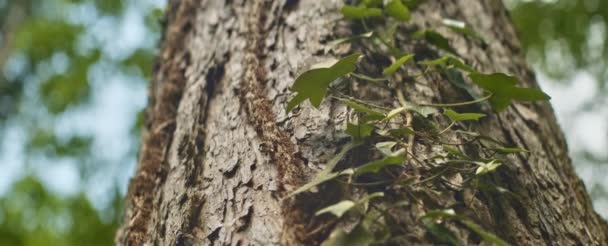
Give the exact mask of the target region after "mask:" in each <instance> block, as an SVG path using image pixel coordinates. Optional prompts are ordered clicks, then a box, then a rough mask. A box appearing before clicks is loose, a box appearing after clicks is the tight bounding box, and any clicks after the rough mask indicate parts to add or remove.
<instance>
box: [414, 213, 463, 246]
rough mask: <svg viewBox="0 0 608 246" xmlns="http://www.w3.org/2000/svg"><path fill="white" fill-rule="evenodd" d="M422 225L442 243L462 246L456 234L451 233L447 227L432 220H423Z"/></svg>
mask: <svg viewBox="0 0 608 246" xmlns="http://www.w3.org/2000/svg"><path fill="white" fill-rule="evenodd" d="M422 224H424V226H425V227H426V229H428V230H429V232H430V233H431V234H433V236H435V237H436V238H437V239H439V241H440V242H441V243H445V244H448V245H462V243H461V242H460V240H458V238H457V237H456V235H454V232H452V231H450V229H448V228H447V227H445V226H444V225H442V224H439V223H436V222H435V220H433V219H431V218H422Z"/></svg>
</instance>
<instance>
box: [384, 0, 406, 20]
mask: <svg viewBox="0 0 608 246" xmlns="http://www.w3.org/2000/svg"><path fill="white" fill-rule="evenodd" d="M384 9H385V10H386V14H388V16H390V17H393V18H395V19H397V20H400V21H409V20H410V10H409V9H408V8H407V7H406V6H405V5H403V3H402V2H401V0H392V1H390V2H389V3H388V4H386V6H385V7H384Z"/></svg>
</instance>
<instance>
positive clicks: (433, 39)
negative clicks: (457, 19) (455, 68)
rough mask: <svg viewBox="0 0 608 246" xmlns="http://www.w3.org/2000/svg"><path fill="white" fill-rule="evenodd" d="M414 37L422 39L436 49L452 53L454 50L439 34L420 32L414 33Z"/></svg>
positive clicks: (431, 31) (428, 31)
mask: <svg viewBox="0 0 608 246" xmlns="http://www.w3.org/2000/svg"><path fill="white" fill-rule="evenodd" d="M414 37H417V38H422V39H424V40H426V41H427V42H429V43H430V44H432V45H435V46H436V47H437V48H440V49H443V50H445V51H448V52H451V53H454V48H452V46H450V41H449V40H448V39H447V38H445V37H444V36H443V35H441V34H440V33H438V32H436V31H433V30H421V31H418V32H416V33H414Z"/></svg>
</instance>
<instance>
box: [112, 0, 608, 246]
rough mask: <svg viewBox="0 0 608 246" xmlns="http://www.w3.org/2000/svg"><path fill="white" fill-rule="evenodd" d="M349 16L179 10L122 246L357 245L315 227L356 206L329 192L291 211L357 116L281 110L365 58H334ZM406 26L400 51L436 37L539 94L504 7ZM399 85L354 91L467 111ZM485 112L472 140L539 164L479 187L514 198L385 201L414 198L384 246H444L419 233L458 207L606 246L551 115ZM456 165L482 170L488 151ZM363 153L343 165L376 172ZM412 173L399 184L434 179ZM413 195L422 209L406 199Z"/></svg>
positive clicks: (515, 239)
mask: <svg viewBox="0 0 608 246" xmlns="http://www.w3.org/2000/svg"><path fill="white" fill-rule="evenodd" d="M342 5H343V3H342V1H339V0H323V1H310V0H305V1H297V0H280V1H278V0H277V1H270V0H230V1H229V0H226V1H218V0H215V1H213V0H200V1H199V0H173V1H171V3H170V6H169V7H168V10H167V16H166V23H165V25H166V26H165V33H164V38H163V41H162V45H161V53H160V56H159V58H158V62H157V65H156V70H155V71H156V75H155V79H154V82H153V83H152V86H151V89H150V103H149V106H148V109H147V121H146V127H145V128H146V132H145V133H144V136H143V142H142V147H141V152H140V157H139V164H138V168H137V171H136V174H135V177H134V178H133V179H132V181H131V185H130V188H129V192H128V196H127V207H126V212H125V220H124V224H123V227H122V228H121V229H120V230H119V233H118V235H117V243H118V244H120V245H142V244H149V245H228V244H230V245H250V244H251V245H275V244H283V245H302V244H307V245H308V244H319V243H320V242H322V241H324V240H325V239H326V238H327V237H328V236H329V234H330V233H331V232H332V230H333V228H335V227H344V228H345V229H346V230H350V228H349V226H350V227H352V223H353V222H349V221H336V220H335V219H333V217H331V216H314V213H315V211H317V210H319V209H321V208H323V207H326V206H328V205H331V204H333V203H336V202H337V201H340V200H341V199H342V198H341V197H344V196H346V195H347V194H345V193H346V191H344V190H341V189H340V187H341V186H340V185H339V184H334V183H335V182H334V183H331V182H330V183H329V184H327V185H322V186H320V187H319V191H318V192H316V193H306V194H302V195H298V196H296V197H295V198H294V199H284V200H282V198H283V197H285V196H286V194H288V192H290V191H293V190H294V189H296V188H298V187H299V186H301V185H302V184H304V183H306V182H307V181H309V180H310V179H311V178H312V177H313V176H314V175H315V174H316V173H317V172H318V171H319V170H322V169H323V167H324V165H325V163H326V162H327V161H328V160H329V159H331V158H332V157H333V156H334V155H335V153H337V152H338V151H339V150H340V148H341V147H342V146H343V145H344V144H345V142H346V141H347V139H348V138H345V137H344V134H343V130H344V128H345V122H346V120H347V118H349V117H352V112H350V110H349V109H348V108H347V107H345V106H343V105H341V104H340V103H339V102H337V101H336V100H331V99H328V98H326V99H325V100H324V102H323V104H322V106H321V107H320V108H319V109H315V108H313V107H312V106H310V105H309V104H308V103H305V104H302V105H301V106H300V107H299V109H297V110H296V111H294V112H292V113H287V112H286V110H285V108H286V103H287V101H288V100H289V99H290V98H291V96H292V95H291V93H290V91H289V90H288V88H289V87H290V86H291V85H292V83H293V81H294V80H295V78H296V77H297V76H298V75H299V74H301V73H302V72H303V71H305V70H307V69H309V67H310V66H311V65H312V64H315V63H318V62H320V61H323V60H324V59H327V58H331V57H343V56H345V55H346V54H349V53H352V52H353V51H354V50H357V49H359V47H356V46H355V45H350V44H344V45H339V46H332V45H330V44H328V41H331V40H333V39H336V38H339V37H345V36H348V35H349V34H350V32H351V28H350V27H351V26H350V25H351V24H349V23H348V22H346V21H344V20H341V18H342V17H341V14H340V10H339V9H340V7H341V6H342ZM442 18H451V19H457V20H461V21H464V22H466V23H468V24H470V25H471V26H472V27H473V29H475V30H476V31H477V32H478V33H480V34H481V36H483V37H484V38H485V40H486V41H487V45H484V44H482V43H481V42H474V41H471V40H469V39H467V38H465V37H463V36H462V35H460V34H458V33H454V32H451V31H450V30H449V29H447V28H445V27H442V25H441V21H442ZM405 26H406V28H405V29H404V30H405V31H403V32H402V30H401V29H399V30H400V31H399V32H398V35H397V36H398V38H399V35H401V36H403V35H405V34H404V33H407V30H416V29H420V28H434V29H436V30H437V31H439V32H440V33H442V34H443V35H444V36H445V37H447V38H448V39H449V40H450V43H451V45H452V46H453V47H454V49H455V52H456V53H457V54H459V55H460V56H461V57H462V58H463V59H464V60H465V61H466V62H467V63H468V64H471V65H473V66H474V67H475V68H476V69H478V70H479V71H482V72H487V73H489V72H504V73H509V74H513V75H515V76H517V77H518V78H520V79H521V81H520V85H522V86H526V87H537V84H536V82H535V79H534V74H533V73H532V71H531V70H530V69H529V67H528V66H527V65H526V62H525V60H524V58H523V55H522V51H521V47H520V44H519V41H518V39H517V36H516V33H515V30H514V29H513V26H512V24H511V22H510V20H509V16H508V13H507V11H506V10H505V8H504V6H503V5H502V4H501V3H500V1H493V0H450V1H444V0H428V1H426V2H424V3H422V4H421V5H420V6H419V7H418V9H417V10H416V11H413V13H412V21H411V23H410V24H407V25H405ZM401 38H403V37H401ZM399 48H400V49H402V50H404V51H408V52H411V53H415V54H416V59H423V58H425V56H426V57H437V56H436V55H437V54H436V53H435V52H434V51H433V50H432V49H430V48H428V46H427V45H425V44H424V42H418V43H416V44H414V45H410V44H405V43H404V44H402V45H401V46H400V47H399ZM366 59H367V58H366ZM386 60H387V58H382V57H374V56H373V55H371V56H370V58H369V59H367V60H366V63H365V64H363V65H362V67H363V68H364V69H367V70H369V71H371V72H372V73H373V72H377V71H378V69H381V68H382V67H383V66H385V65H386V64H387V62H386ZM388 64H390V62H389V63H388ZM420 69H422V68H411V69H410V70H411V71H410V70H408V72H411V73H412V74H415V73H416V71H420ZM380 71H381V70H380ZM397 76H398V77H397V78H398V79H397V81H403V83H401V85H402V86H400V87H398V88H392V89H391V90H386V89H373V88H372V89H369V88H367V87H365V86H363V83H359V84H357V83H355V85H354V86H353V87H354V88H351V89H353V90H357V91H358V94H359V95H363V97H365V98H366V99H368V100H373V101H374V102H375V103H377V104H383V105H387V104H390V103H391V102H393V101H394V99H395V98H396V91H397V90H401V91H402V92H403V93H404V94H405V97H406V98H408V100H410V101H413V102H419V103H430V102H434V103H445V102H455V101H458V100H466V99H467V98H468V97H467V95H466V93H465V94H463V93H462V92H461V91H460V90H459V89H457V88H456V87H454V86H452V85H450V83H449V82H447V81H446V78H444V77H443V76H441V75H440V74H433V73H429V74H425V75H423V76H420V77H417V78H415V80H416V81H415V82H413V80H412V78H408V77H406V76H402V75H397ZM480 110H484V111H487V114H488V117H486V118H484V119H483V120H481V121H480V122H479V124H476V125H475V126H474V127H475V131H476V132H478V133H480V134H483V135H485V136H489V137H492V138H495V139H497V140H499V141H502V142H504V143H507V144H508V145H510V146H520V147H522V148H525V149H527V150H529V151H530V152H529V153H518V154H514V155H508V156H507V160H508V163H505V165H503V167H501V168H499V169H498V170H497V172H495V173H493V174H491V175H488V176H487V177H486V179H487V181H489V182H492V183H493V184H495V185H496V186H499V187H501V188H504V189H506V190H509V191H510V194H514V195H507V194H503V193H500V192H493V191H486V190H479V188H478V187H477V188H476V187H468V186H467V187H464V188H462V187H461V188H453V187H452V188H450V186H448V185H445V184H444V185H442V186H440V188H432V187H431V186H424V185H420V186H418V187H417V188H416V187H414V186H410V188H411V190H407V189H406V188H403V187H402V188H401V189H394V190H392V191H391V192H388V191H387V192H386V197H385V198H387V199H393V200H401V199H407V198H408V197H409V198H410V199H409V200H408V201H409V203H408V205H405V206H402V207H400V208H397V209H392V210H390V211H389V213H390V214H392V215H394V220H395V221H394V223H393V225H395V226H393V227H392V228H391V229H390V230H391V233H392V234H391V235H392V237H394V238H393V239H394V240H392V241H391V243H393V244H406V245H407V244H433V243H437V242H439V241H437V240H438V239H437V238H435V237H434V236H433V235H431V234H430V233H429V232H428V230H427V228H426V227H425V226H424V225H423V223H421V222H420V219H419V218H420V216H422V215H424V213H425V212H426V211H428V210H430V209H445V208H453V209H454V210H455V211H456V213H457V214H459V215H462V216H463V217H466V218H467V219H469V220H471V221H474V222H475V223H476V224H478V225H480V226H481V227H483V228H484V229H485V230H487V231H489V232H492V233H494V234H496V235H497V236H498V237H500V238H502V239H503V240H505V241H507V242H509V243H512V244H516V245H607V243H608V226H607V225H606V222H605V221H604V220H602V218H600V217H599V216H598V215H597V214H596V213H595V212H594V210H593V208H592V206H591V201H590V199H589V196H588V195H587V193H586V191H585V187H584V185H583V183H582V182H581V180H580V179H579V178H578V177H577V176H576V174H575V172H574V169H573V167H572V164H571V160H570V158H569V157H568V151H567V146H566V142H565V139H564V136H563V134H562V132H561V130H560V128H559V126H558V124H557V122H556V119H555V116H554V114H553V110H552V109H551V106H550V105H549V104H548V103H533V104H519V103H514V104H512V105H511V106H510V107H509V108H508V109H507V110H505V111H504V112H501V113H490V109H488V108H487V107H481V109H480ZM436 121H437V124H439V125H441V126H447V124H446V122H445V120H443V121H442V120H440V119H436ZM447 123H449V122H447ZM444 140H445V141H453V142H458V141H463V137H461V136H458V135H456V134H451V135H448V137H445V139H444ZM414 146H415V147H414ZM431 147H432V146H431V145H430V144H429V143H427V142H425V141H424V139H419V138H415V141H414V143H413V145H412V152H414V153H415V154H416V155H417V156H419V157H420V158H421V159H424V158H429V157H432V156H435V155H437V154H438V152H439V150H437V149H436V148H431ZM463 151H465V152H466V153H467V154H470V155H479V153H478V152H479V151H480V150H479V149H476V148H471V149H467V150H463ZM355 152H356V153H353V154H350V155H348V156H349V157H347V158H346V160H349V161H352V162H357V163H358V162H360V160H362V159H366V160H367V159H372V156H369V155H367V154H365V153H366V151H365V150H359V151H355ZM410 164H411V163H410ZM412 165H413V164H412ZM412 170H413V169H411V168H405V169H404V170H403V173H404V175H405V176H410V177H414V178H416V179H417V180H421V179H425V178H428V176H425V175H427V173H425V172H423V171H412ZM417 172H421V173H417ZM453 178H454V177H448V176H445V177H442V179H444V180H453ZM438 182H439V181H438ZM444 183H445V182H444ZM412 187H413V188H412ZM425 187H426V188H425ZM438 187H439V186H438ZM383 189H387V188H386V187H385V188H383ZM425 189H431V190H434V191H435V192H429V191H425ZM356 192H360V190H358V191H355V193H356ZM412 193H415V197H417V199H411V196H408V195H407V194H412ZM514 197H516V198H514ZM446 226H447V227H448V228H449V229H450V230H451V231H453V232H454V235H456V237H457V238H458V239H459V240H461V241H462V242H463V243H465V244H478V243H480V240H481V239H480V238H479V237H478V236H477V235H476V234H475V233H474V232H472V231H471V230H469V229H467V228H466V227H465V226H463V225H462V224H460V223H455V222H454V223H452V222H450V223H447V222H446Z"/></svg>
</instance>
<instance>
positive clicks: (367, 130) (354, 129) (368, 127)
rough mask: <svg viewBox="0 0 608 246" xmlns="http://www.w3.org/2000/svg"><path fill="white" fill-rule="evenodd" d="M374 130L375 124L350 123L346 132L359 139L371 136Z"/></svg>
mask: <svg viewBox="0 0 608 246" xmlns="http://www.w3.org/2000/svg"><path fill="white" fill-rule="evenodd" d="M372 132H374V124H351V123H348V124H347V127H346V134H348V135H350V136H351V137H353V138H354V139H357V140H361V139H365V138H368V137H370V136H371V135H372Z"/></svg>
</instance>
